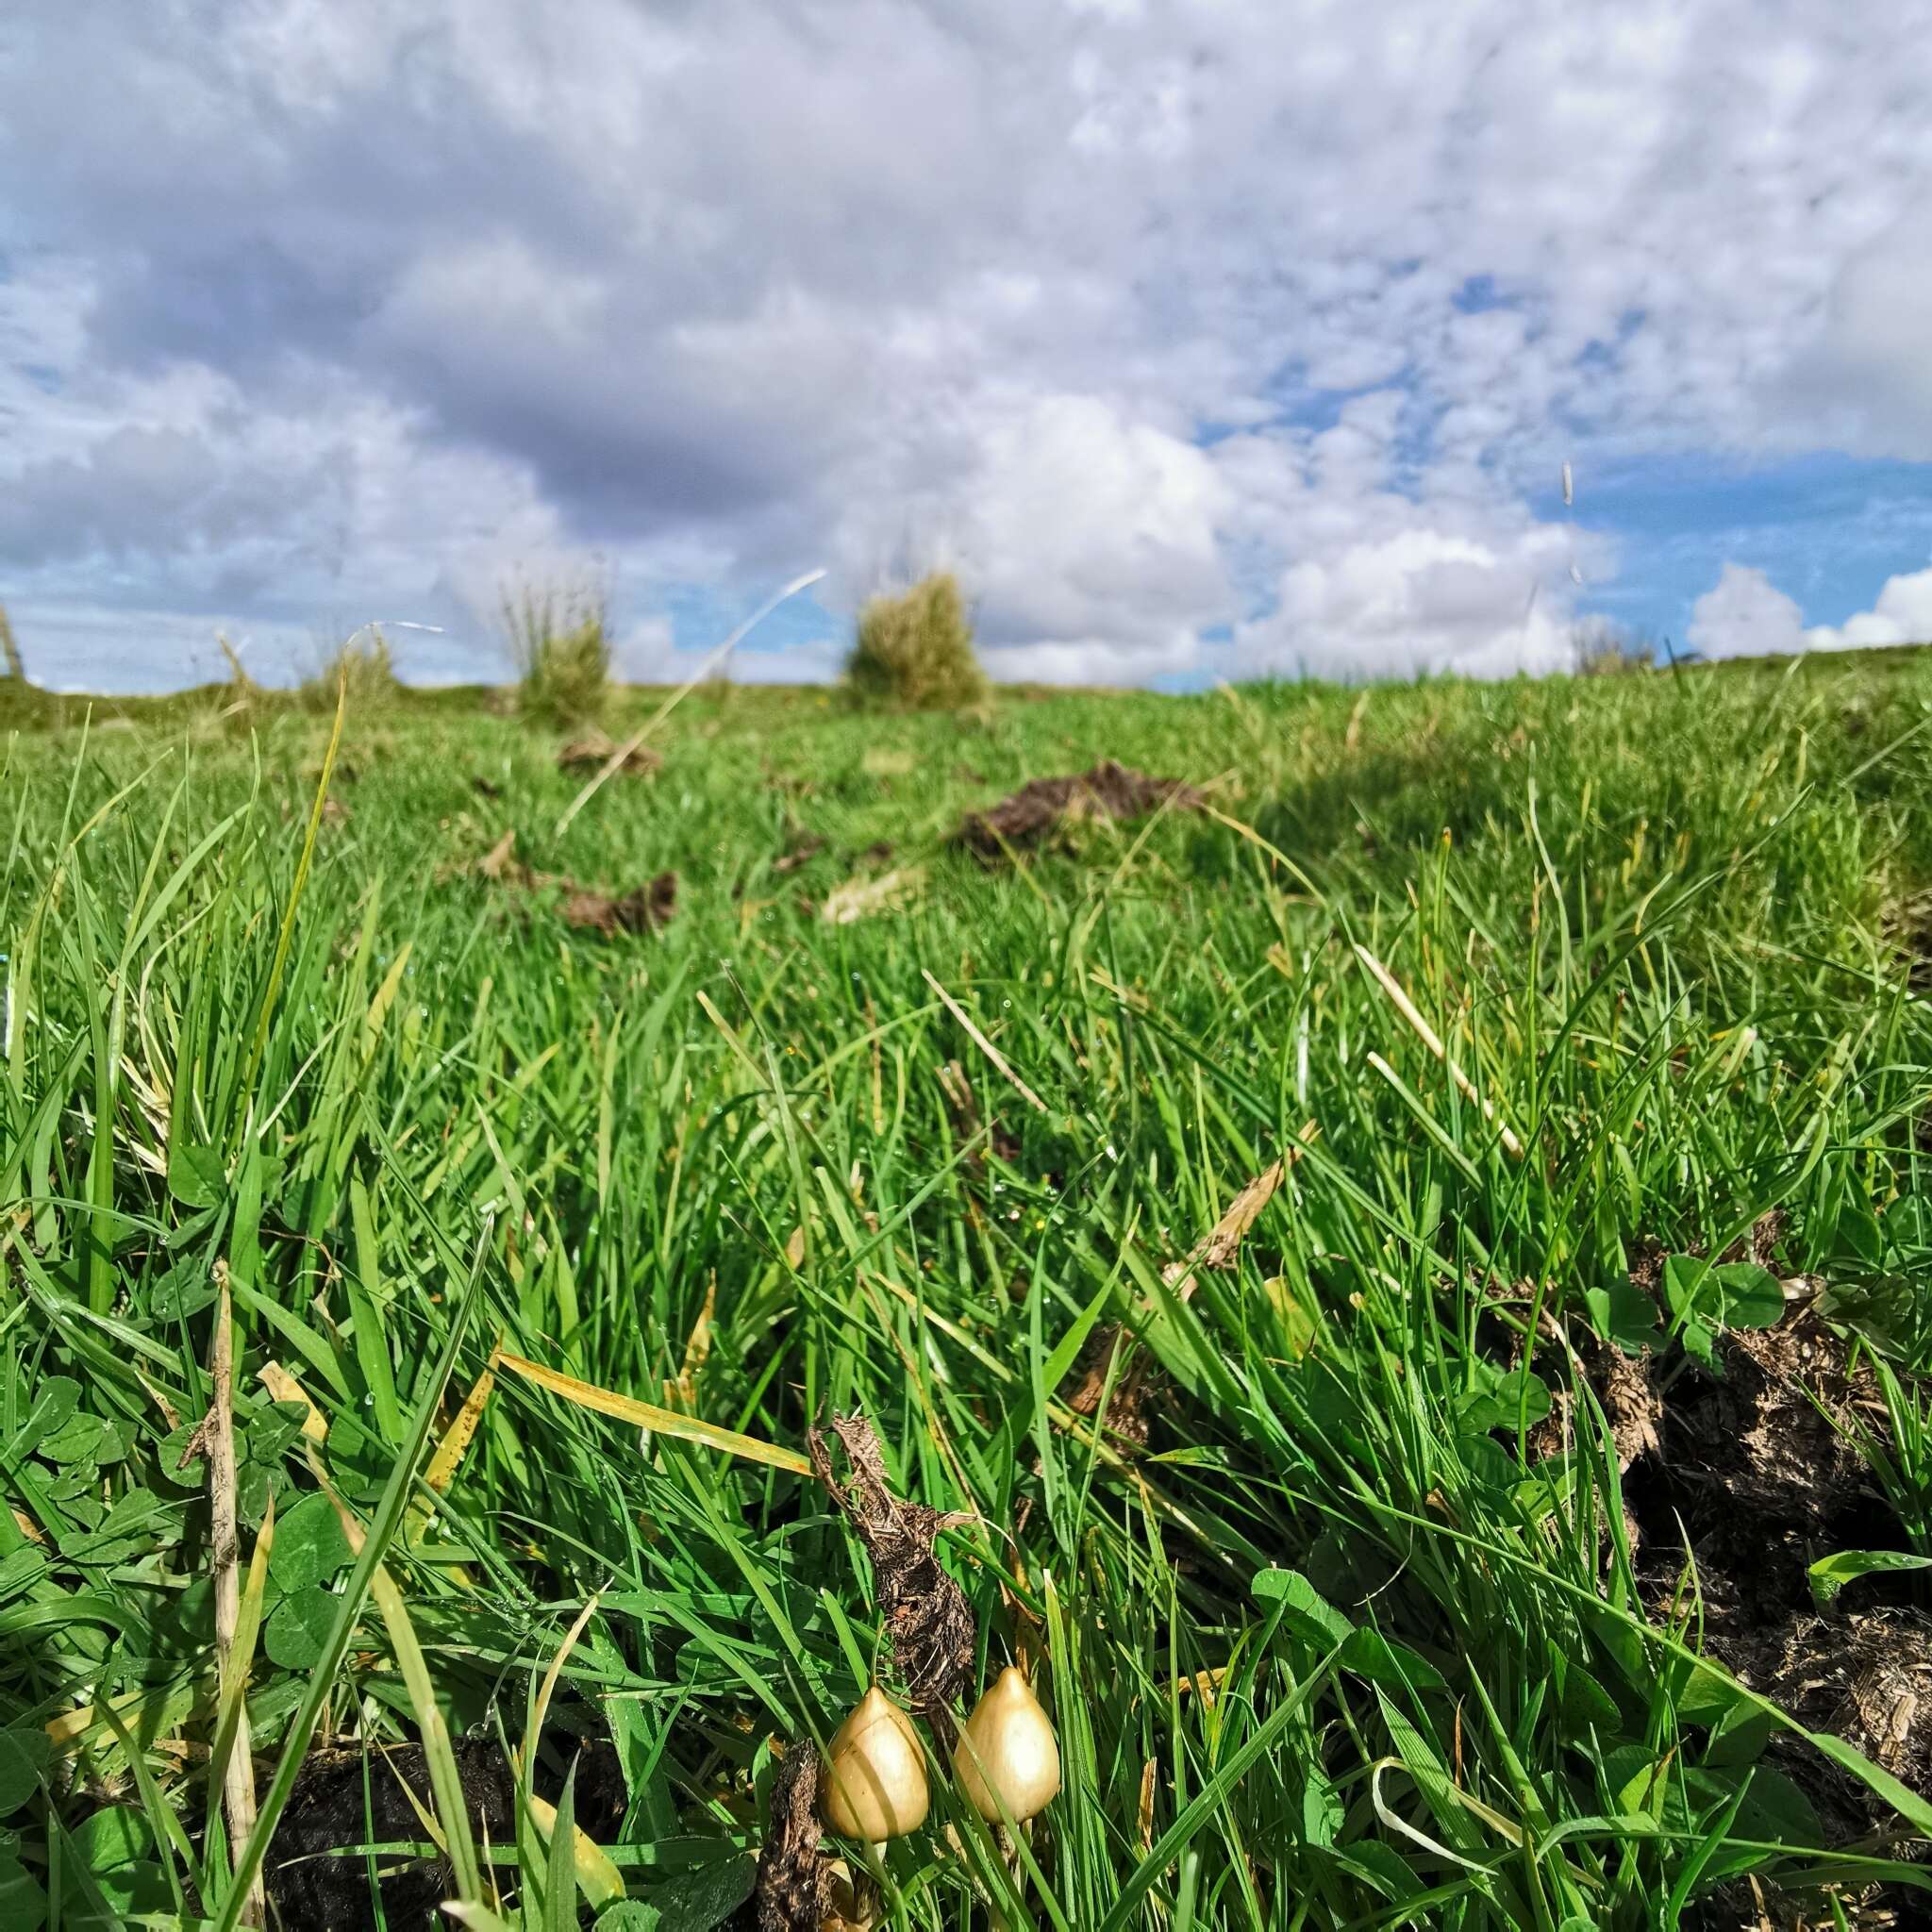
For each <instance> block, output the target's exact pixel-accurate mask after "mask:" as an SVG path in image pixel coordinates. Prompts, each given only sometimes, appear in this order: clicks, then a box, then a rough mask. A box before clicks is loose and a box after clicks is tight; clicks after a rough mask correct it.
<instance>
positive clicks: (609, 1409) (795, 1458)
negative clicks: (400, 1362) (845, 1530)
mask: <svg viewBox="0 0 1932 1932" xmlns="http://www.w3.org/2000/svg"><path fill="white" fill-rule="evenodd" d="M498 1359H499V1360H500V1361H501V1362H502V1364H503V1366H504V1367H505V1368H507V1369H514V1370H515V1371H516V1373H517V1374H520V1375H522V1376H523V1377H525V1380H527V1381H531V1382H535V1383H536V1384H537V1385H538V1386H539V1387H540V1388H542V1389H548V1390H549V1391H551V1393H552V1394H554V1395H560V1396H562V1397H563V1399H564V1400H565V1401H566V1402H569V1403H574V1404H575V1406H576V1407H578V1408H589V1409H594V1410H595V1411H596V1412H597V1413H598V1414H599V1415H608V1416H615V1417H616V1418H617V1420H618V1421H619V1422H621V1423H635V1424H637V1425H638V1427H639V1428H641V1429H654V1430H656V1431H657V1433H658V1435H660V1436H675V1437H676V1438H677V1439H678V1441H683V1442H695V1443H697V1444H698V1445H699V1446H700V1447H701V1448H705V1449H722V1450H723V1451H724V1454H725V1455H727V1456H741V1457H744V1459H745V1460H746V1461H747V1462H763V1463H768V1464H770V1466H771V1467H772V1468H774V1469H789V1470H791V1473H792V1474H794V1475H809V1474H811V1464H810V1463H809V1462H808V1461H807V1460H806V1459H805V1457H803V1456H801V1455H800V1454H799V1453H798V1451H797V1450H795V1449H781V1448H780V1447H779V1446H778V1445H777V1443H775V1442H761V1441H758V1438H757V1437H756V1436H741V1435H740V1434H739V1433H738V1431H737V1430H736V1429H721V1428H718V1427H717V1426H715V1425H714V1424H711V1423H701V1422H699V1421H698V1420H697V1419H696V1418H695V1417H694V1416H688V1415H679V1414H678V1413H677V1412H676V1410H675V1409H670V1408H659V1407H658V1406H657V1404H655V1403H651V1402H639V1401H638V1400H637V1399H636V1398H635V1397H633V1396H629V1395H619V1394H618V1393H616V1391H613V1390H609V1389H599V1388H598V1387H596V1385H595V1384H594V1383H591V1382H580V1381H578V1380H577V1378H576V1377H575V1375H566V1374H562V1373H561V1372H560V1371H558V1370H557V1369H546V1368H545V1367H544V1366H543V1365H542V1364H541V1362H531V1361H525V1359H524V1357H522V1356H520V1355H506V1356H502V1357H498Z"/></svg>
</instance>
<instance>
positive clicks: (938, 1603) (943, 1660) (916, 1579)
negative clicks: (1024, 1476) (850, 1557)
mask: <svg viewBox="0 0 1932 1932" xmlns="http://www.w3.org/2000/svg"><path fill="white" fill-rule="evenodd" d="M831 1433H832V1435H833V1436H834V1437H835V1438H837V1440H838V1441H839V1444H840V1446H841V1448H842V1449H843V1450H844V1452H845V1460H846V1463H847V1465H848V1466H849V1468H850V1470H851V1477H850V1480H849V1481H846V1482H841V1481H840V1480H839V1478H838V1476H837V1475H836V1474H834V1473H833V1469H832V1456H831V1450H830V1448H829V1446H828V1445H827V1442H826V1440H825V1437H824V1433H823V1432H822V1431H820V1430H819V1429H816V1428H812V1429H808V1430H807V1431H806V1438H805V1447H806V1454H807V1455H808V1456H809V1457H811V1466H812V1470H813V1473H814V1474H816V1475H817V1476H818V1479H819V1481H820V1482H821V1483H822V1484H824V1490H825V1493H826V1495H828V1496H829V1497H830V1498H831V1499H832V1501H833V1502H834V1503H835V1504H837V1505H838V1507H839V1508H840V1509H841V1511H842V1512H843V1514H844V1517H845V1520H846V1521H847V1522H848V1523H850V1524H851V1525H852V1527H853V1529H854V1531H855V1532H856V1533H857V1534H858V1540H859V1541H860V1542H862V1543H863V1544H864V1545H865V1551H866V1555H867V1556H868V1557H871V1559H872V1569H873V1583H874V1588H875V1589H876V1591H877V1592H878V1599H879V1607H880V1608H881V1609H882V1610H883V1611H884V1612H885V1620H886V1632H887V1635H888V1636H889V1637H890V1638H891V1643H892V1656H893V1658H894V1660H895V1661H896V1662H897V1664H898V1666H899V1674H900V1676H901V1677H902V1678H903V1679H904V1680H905V1684H906V1691H907V1698H908V1703H909V1704H910V1705H911V1707H912V1708H913V1709H914V1710H915V1711H916V1712H917V1713H918V1714H919V1715H920V1716H921V1717H924V1719H926V1721H927V1722H928V1723H929V1724H932V1726H933V1728H934V1729H935V1730H936V1731H938V1732H939V1733H940V1734H941V1739H942V1740H943V1741H945V1742H948V1743H950V1742H951V1740H952V1732H953V1704H954V1701H955V1700H956V1699H957V1698H958V1694H959V1691H960V1690H961V1688H962V1687H963V1686H964V1685H965V1683H966V1681H967V1679H968V1677H969V1676H970V1675H971V1674H972V1671H973V1649H974V1624H973V1612H972V1610H971V1608H970V1607H968V1605H967V1602H966V1592H965V1591H962V1590H961V1589H960V1588H959V1586H958V1584H957V1583H956V1582H954V1580H953V1579H952V1577H951V1576H949V1575H948V1574H946V1572H945V1571H944V1569H942V1568H941V1564H940V1560H939V1558H938V1557H936V1556H935V1555H934V1554H933V1543H934V1541H936V1539H937V1538H938V1536H939V1533H940V1531H941V1530H942V1529H944V1528H946V1527H947V1526H948V1524H952V1523H955V1522H960V1521H969V1520H970V1519H967V1518H959V1517H948V1516H942V1515H941V1513H940V1512H939V1511H938V1510H937V1509H932V1508H929V1507H927V1506H926V1505H925V1504H924V1503H911V1502H908V1501H907V1500H906V1499H905V1498H903V1497H900V1496H895V1495H894V1494H893V1493H892V1491H891V1486H890V1485H889V1484H888V1482H887V1480H886V1458H885V1451H884V1449H883V1448H882V1447H881V1445H880V1443H879V1439H878V1432H877V1431H876V1430H875V1429H874V1427H873V1425H872V1424H871V1423H870V1422H869V1421H867V1419H866V1418H865V1417H864V1416H862V1415H835V1416H834V1417H833V1418H832V1425H831Z"/></svg>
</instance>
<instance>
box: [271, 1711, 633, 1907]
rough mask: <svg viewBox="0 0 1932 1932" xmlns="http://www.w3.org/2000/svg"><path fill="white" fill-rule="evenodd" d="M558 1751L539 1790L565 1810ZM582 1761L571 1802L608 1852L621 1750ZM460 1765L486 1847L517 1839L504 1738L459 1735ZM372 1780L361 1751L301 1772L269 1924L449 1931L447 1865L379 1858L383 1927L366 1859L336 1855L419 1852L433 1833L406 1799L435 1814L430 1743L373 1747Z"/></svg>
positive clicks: (278, 1861) (329, 1755) (320, 1755)
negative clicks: (409, 1847)
mask: <svg viewBox="0 0 1932 1932" xmlns="http://www.w3.org/2000/svg"><path fill="white" fill-rule="evenodd" d="M563 1749H564V1750H573V1749H575V1747H573V1746H569V1745H566V1746H564V1747H563ZM552 1755H553V1754H550V1753H547V1752H546V1754H545V1755H544V1757H540V1759H539V1760H538V1768H537V1776H536V1780H535V1782H536V1787H537V1790H538V1794H539V1795H540V1796H541V1797H543V1798H545V1799H547V1800H548V1801H549V1802H550V1803H552V1804H555V1803H556V1802H557V1799H558V1796H559V1795H560V1793H561V1791H562V1788H563V1774H562V1769H561V1766H560V1764H556V1763H552V1762H550V1761H549V1760H550V1757H551V1756H552ZM556 1755H558V1756H559V1757H560V1755H561V1754H560V1753H559V1754H556ZM575 1756H576V1783H575V1788H574V1790H573V1796H572V1803H573V1807H574V1809H575V1817H576V1822H577V1824H579V1825H580V1826H581V1827H582V1828H583V1830H585V1831H586V1832H587V1833H589V1835H590V1836H591V1838H592V1839H595V1840H598V1841H599V1842H600V1843H605V1844H608V1843H609V1842H610V1841H611V1840H612V1839H613V1838H614V1837H615V1836H616V1833H617V1829H618V1827H619V1825H620V1824H622V1823H623V1819H624V1810H625V1790H624V1775H623V1773H622V1771H621V1770H620V1768H619V1766H618V1762H617V1754H616V1752H615V1751H613V1750H612V1749H611V1747H610V1746H609V1744H608V1743H606V1742H603V1741H598V1742H594V1743H591V1744H587V1745H584V1746H583V1747H582V1748H581V1749H580V1750H575ZM456 1757H457V1770H458V1774H459V1775H460V1777H461V1780H462V1787H463V1796H464V1799H465V1801H466V1803H467V1806H468V1809H469V1813H470V1824H471V1829H472V1830H473V1831H474V1833H475V1838H476V1841H477V1843H478V1845H479V1846H481V1844H482V1843H483V1842H484V1840H486V1839H487V1840H489V1841H490V1842H491V1843H492V1844H497V1845H504V1844H512V1843H514V1842H515V1840H516V1823H515V1804H516V1787H515V1782H514V1780H513V1779H512V1777H511V1774H510V1768H509V1763H508V1759H507V1758H506V1757H505V1756H504V1751H503V1746H502V1744H501V1742H500V1741H499V1740H496V1739H494V1738H469V1739H461V1740H458V1742H457V1745H456ZM563 1761H564V1762H567V1761H568V1760H567V1759H565V1760H563ZM264 1775H265V1774H264ZM364 1775H365V1774H364V1760H363V1754H362V1752H361V1751H360V1750H359V1749H357V1748H355V1747H350V1748H347V1749H338V1750H318V1751H315V1752H312V1753H311V1754H310V1755H309V1757H308V1761H307V1762H306V1763H305V1764H304V1765H303V1767H302V1773H301V1775H300V1776H299V1777H298V1778H297V1779H296V1781H295V1790H294V1793H293V1795H292V1797H291V1799H290V1802H289V1807H288V1809H287V1810H286V1811H284V1812H283V1814H282V1819H281V1823H280V1824H279V1825H278V1826H277V1827H276V1830H275V1839H274V1841H273V1842H272V1843H271V1844H270V1846H269V1852H268V1858H267V1861H266V1864H265V1865H264V1867H263V1874H262V1876H263V1882H264V1884H265V1885H266V1887H267V1890H268V1895H269V1903H270V1907H271V1911H270V1923H271V1924H276V1925H279V1926H280V1927H281V1928H282V1932H362V1928H364V1927H368V1928H374V1927H375V1926H376V1925H377V1924H381V1923H384V1922H386V1923H387V1924H388V1926H389V1928H390V1932H417V1928H418V1927H422V1928H424V1932H427V1928H429V1927H431V1926H438V1927H441V1926H445V1925H447V1924H449V1921H448V1920H447V1919H446V1918H445V1917H444V1916H443V1914H442V1911H441V1905H442V1901H443V1900H444V1899H446V1898H448V1897H449V1896H450V1895H451V1889H452V1884H453V1879H452V1876H451V1873H450V1868H449V1863H448V1861H447V1860H446V1859H443V1858H417V1859H411V1860H408V1861H400V1860H397V1859H395V1858H393V1857H386V1858H380V1859H378V1860H377V1867H378V1871H379V1872H380V1874H382V1875H381V1876H380V1878H379V1881H378V1889H379V1891H380V1894H381V1901H382V1912H381V1918H380V1919H378V1917H377V1914H376V1907H375V1899H374V1898H373V1897H372V1896H371V1894H370V1887H369V1863H368V1860H367V1859H366V1858H362V1857H330V1856H328V1855H329V1854H330V1853H333V1852H336V1851H339V1850H340V1849H341V1847H343V1846H345V1845H360V1844H391V1843H398V1842H402V1843H410V1844H420V1843H422V1842H423V1841H424V1840H425V1837H426V1834H425V1831H424V1829H423V1821H422V1819H421V1818H420V1817H419V1816H418V1815H417V1812H416V1808H415V1805H412V1804H411V1803H410V1800H409V1795H408V1794H409V1792H414V1793H415V1798H416V1803H417V1804H420V1805H421V1806H422V1807H423V1808H424V1809H425V1811H428V1812H430V1813H431V1814H432V1815H433V1814H434V1810H435V1806H434V1801H433V1799H432V1797H431V1793H430V1788H429V1773H428V1769H427V1766H426V1764H425V1759H424V1755H423V1747H422V1746H421V1745H420V1744H403V1745H397V1746H394V1747H392V1748H391V1749H389V1750H386V1751H375V1750H372V1751H371V1753H370V1755H369V1757H368V1762H367V1790H366V1792H365V1790H364ZM405 1786H407V1787H408V1790H405V1789H404V1787H405Z"/></svg>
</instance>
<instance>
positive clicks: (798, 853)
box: [772, 832, 825, 878]
mask: <svg viewBox="0 0 1932 1932" xmlns="http://www.w3.org/2000/svg"><path fill="white" fill-rule="evenodd" d="M824 849H825V841H824V840H823V839H821V838H820V837H819V836H818V834H817V833H816V832H808V833H807V834H806V835H805V837H804V838H802V839H798V840H795V841H793V842H792V843H791V845H789V846H787V847H786V849H785V850H784V851H783V852H782V853H780V854H779V856H778V857H777V858H774V860H773V861H772V870H773V872H774V873H775V874H777V875H778V876H779V877H780V878H782V877H784V875H785V874H787V873H790V872H796V871H797V870H798V868H799V867H800V866H801V865H806V864H808V863H809V862H810V861H811V860H812V859H813V858H817V856H818V855H819V854H820V853H821V852H823V851H824Z"/></svg>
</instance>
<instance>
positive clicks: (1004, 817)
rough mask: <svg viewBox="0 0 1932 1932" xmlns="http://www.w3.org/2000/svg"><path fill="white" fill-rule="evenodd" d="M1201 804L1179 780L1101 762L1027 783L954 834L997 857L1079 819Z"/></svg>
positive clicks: (977, 813)
mask: <svg viewBox="0 0 1932 1932" xmlns="http://www.w3.org/2000/svg"><path fill="white" fill-rule="evenodd" d="M1205 802H1206V801H1205V800H1204V799H1203V798H1202V796H1201V794H1200V793H1199V792H1198V791H1195V790H1194V789H1193V787H1192V786H1191V785H1187V784H1184V783H1183V782H1182V781H1181V780H1180V779H1178V778H1150V777H1148V776H1147V774H1145V773H1144V772H1135V771H1130V770H1128V768H1127V767H1126V766H1125V765H1123V764H1118V763H1116V762H1115V761H1114V760H1113V759H1112V758H1106V759H1103V760H1102V762H1101V763H1099V764H1097V765H1095V766H1094V767H1093V769H1092V770H1091V772H1079V773H1075V774H1072V775H1070V776H1067V777H1063V778H1035V779H1032V780H1030V781H1029V782H1028V783H1027V784H1024V785H1023V786H1022V787H1021V788H1020V789H1019V791H1015V792H1013V793H1012V794H1011V795H1010V796H1009V797H1007V798H1003V799H1001V800H1000V802H999V803H998V804H997V805H994V806H989V807H988V808H986V810H984V811H973V812H968V813H967V814H966V816H965V818H964V819H962V820H961V821H960V824H959V829H958V833H957V834H956V835H955V836H956V837H957V838H958V841H959V842H960V843H961V844H963V845H965V846H967V847H969V848H970V849H971V850H973V851H974V852H976V853H977V854H978V855H979V856H980V857H981V858H986V859H997V858H1001V857H1002V856H1003V855H1004V854H1005V853H1006V852H1007V851H1008V849H1009V848H1015V847H1022V846H1028V845H1037V844H1038V843H1039V842H1040V841H1041V840H1042V839H1043V838H1045V837H1046V836H1047V834H1048V833H1049V832H1052V831H1054V830H1056V829H1057V828H1058V827H1059V826H1060V825H1063V824H1073V823H1076V822H1078V821H1079V820H1082V819H1110V820H1111V819H1135V818H1141V817H1143V816H1144V815H1145V814H1146V813H1148V812H1150V811H1153V810H1155V809H1156V808H1158V807H1159V806H1163V805H1172V806H1173V807H1174V809H1175V810H1177V811H1194V810H1198V809H1199V808H1200V807H1201V806H1202V805H1203V804H1204V803H1205Z"/></svg>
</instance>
